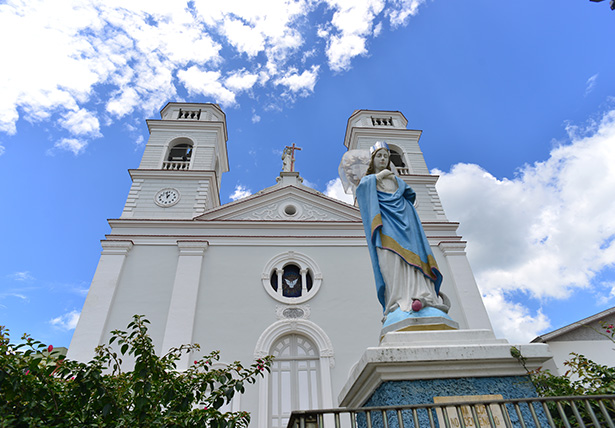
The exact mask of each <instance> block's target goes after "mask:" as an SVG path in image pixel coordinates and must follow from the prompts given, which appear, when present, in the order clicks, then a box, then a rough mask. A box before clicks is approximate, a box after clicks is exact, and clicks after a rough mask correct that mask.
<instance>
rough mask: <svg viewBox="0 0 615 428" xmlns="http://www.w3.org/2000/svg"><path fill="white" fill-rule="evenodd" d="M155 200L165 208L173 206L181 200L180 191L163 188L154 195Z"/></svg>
mask: <svg viewBox="0 0 615 428" xmlns="http://www.w3.org/2000/svg"><path fill="white" fill-rule="evenodd" d="M154 202H156V204H157V205H158V206H161V207H163V208H166V207H172V206H173V205H175V204H176V203H178V202H179V191H178V190H177V189H172V188H168V189H162V190H161V191H159V192H158V193H156V196H154Z"/></svg>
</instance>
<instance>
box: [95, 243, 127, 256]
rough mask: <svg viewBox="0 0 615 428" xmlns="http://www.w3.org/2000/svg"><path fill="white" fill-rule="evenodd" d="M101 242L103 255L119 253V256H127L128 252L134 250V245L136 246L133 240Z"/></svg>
mask: <svg viewBox="0 0 615 428" xmlns="http://www.w3.org/2000/svg"><path fill="white" fill-rule="evenodd" d="M100 244H101V245H102V248H103V250H102V254H103V255H107V254H115V255H119V256H125V255H126V254H128V252H129V251H130V250H132V247H133V246H134V243H133V242H132V241H131V240H127V241H106V240H105V241H100Z"/></svg>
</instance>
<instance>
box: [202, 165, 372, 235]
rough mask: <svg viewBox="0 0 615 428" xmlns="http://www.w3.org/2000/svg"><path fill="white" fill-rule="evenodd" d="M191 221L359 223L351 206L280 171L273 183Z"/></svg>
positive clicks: (356, 209) (296, 177) (354, 208)
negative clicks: (275, 181) (276, 181)
mask: <svg viewBox="0 0 615 428" xmlns="http://www.w3.org/2000/svg"><path fill="white" fill-rule="evenodd" d="M195 220H202V221H205V220H206V221H212V220H216V221H223V220H232V221H237V220H245V221H293V222H295V221H300V222H359V223H360V222H361V214H360V212H359V209H358V208H356V207H354V206H353V205H349V204H347V203H345V202H342V201H339V200H337V199H334V198H331V197H329V196H326V195H324V194H323V193H321V192H319V191H317V190H314V189H312V188H310V187H307V186H305V185H303V184H302V179H301V177H299V175H298V174H297V173H282V174H281V176H280V178H279V181H278V183H276V184H275V185H273V186H271V187H268V188H266V189H263V190H261V191H259V192H257V193H255V194H253V195H251V196H248V197H246V198H243V199H239V200H237V201H235V202H231V203H228V204H225V205H222V206H220V207H217V208H213V209H211V210H209V211H207V212H205V213H203V214H202V215H200V216H198V217H196V218H195Z"/></svg>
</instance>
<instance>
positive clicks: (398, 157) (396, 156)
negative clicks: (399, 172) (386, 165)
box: [391, 147, 406, 168]
mask: <svg viewBox="0 0 615 428" xmlns="http://www.w3.org/2000/svg"><path fill="white" fill-rule="evenodd" d="M391 162H393V165H395V167H396V168H405V167H406V164H405V163H404V158H403V155H402V154H400V153H399V152H398V151H397V150H396V149H394V148H392V147H391Z"/></svg>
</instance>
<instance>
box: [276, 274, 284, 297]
mask: <svg viewBox="0 0 615 428" xmlns="http://www.w3.org/2000/svg"><path fill="white" fill-rule="evenodd" d="M275 273H276V274H277V275H278V294H279V295H280V296H281V295H282V274H283V273H284V269H279V268H278V269H276V270H275Z"/></svg>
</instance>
